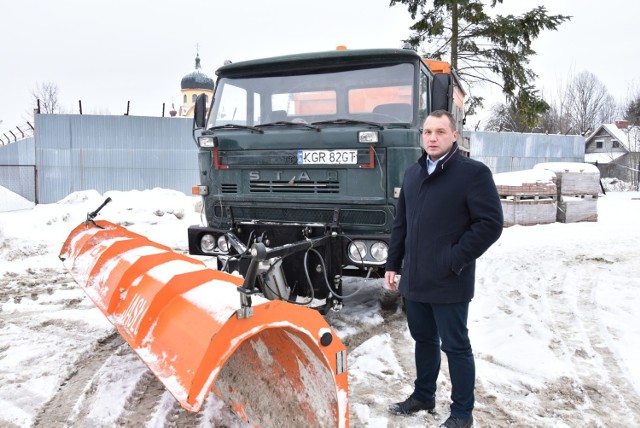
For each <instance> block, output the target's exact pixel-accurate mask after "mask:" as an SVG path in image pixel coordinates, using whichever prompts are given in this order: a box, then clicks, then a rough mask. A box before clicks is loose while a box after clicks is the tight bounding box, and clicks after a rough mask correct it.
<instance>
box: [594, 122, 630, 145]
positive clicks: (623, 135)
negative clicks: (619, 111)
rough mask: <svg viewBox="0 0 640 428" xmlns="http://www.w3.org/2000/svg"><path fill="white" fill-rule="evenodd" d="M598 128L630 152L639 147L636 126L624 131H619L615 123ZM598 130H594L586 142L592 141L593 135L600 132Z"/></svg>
mask: <svg viewBox="0 0 640 428" xmlns="http://www.w3.org/2000/svg"><path fill="white" fill-rule="evenodd" d="M600 128H602V129H604V130H605V131H607V132H608V133H609V134H610V135H611V136H612V137H613V138H615V139H616V140H617V141H618V142H619V143H620V144H622V145H623V146H624V148H625V149H627V150H632V148H633V147H638V146H639V145H640V127H638V126H630V127H628V128H625V129H620V128H618V127H617V126H616V125H615V123H606V124H603V125H602V126H601V127H600ZM600 128H598V129H596V132H594V133H593V134H591V135H590V136H589V137H587V140H591V139H593V138H594V137H595V135H596V134H597V133H598V132H599V131H600ZM634 143H635V144H634ZM634 150H635V149H634Z"/></svg>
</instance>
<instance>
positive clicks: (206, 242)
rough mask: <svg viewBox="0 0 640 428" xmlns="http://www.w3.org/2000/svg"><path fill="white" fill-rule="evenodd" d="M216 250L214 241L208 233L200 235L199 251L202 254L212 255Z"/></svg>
mask: <svg viewBox="0 0 640 428" xmlns="http://www.w3.org/2000/svg"><path fill="white" fill-rule="evenodd" d="M215 248H216V239H215V238H214V237H213V235H211V234H210V233H207V234H204V235H202V238H200V249H201V250H202V252H204V253H213V251H214V250H215Z"/></svg>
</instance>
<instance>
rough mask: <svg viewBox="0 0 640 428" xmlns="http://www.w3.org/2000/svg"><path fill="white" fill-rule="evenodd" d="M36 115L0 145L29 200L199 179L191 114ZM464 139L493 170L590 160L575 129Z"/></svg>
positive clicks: (2, 178)
mask: <svg viewBox="0 0 640 428" xmlns="http://www.w3.org/2000/svg"><path fill="white" fill-rule="evenodd" d="M35 120H36V122H35V128H36V133H35V139H34V138H27V139H25V140H22V141H18V142H17V143H13V144H8V145H5V146H2V147H0V186H4V187H6V188H8V189H9V190H12V191H14V192H15V193H18V194H20V195H22V196H23V197H25V198H27V199H29V200H31V201H34V202H36V201H37V202H39V203H52V202H57V201H59V200H61V199H63V198H64V197H66V196H67V195H68V194H69V193H72V192H75V191H79V190H89V189H95V190H97V191H98V192H100V193H104V192H106V191H109V190H123V191H126V190H132V189H138V190H144V189H152V188H154V187H162V188H167V189H174V190H178V191H181V192H183V193H186V194H189V193H190V190H191V186H192V185H194V184H197V183H198V180H199V178H198V161H197V148H196V146H195V144H194V142H193V140H192V138H191V127H192V122H191V120H187V119H182V118H160V117H140V116H97V115H95V116H94V115H63V114H61V115H58V114H42V115H36V119H35ZM465 137H469V141H470V142H469V145H470V150H471V157H472V158H474V159H478V160H480V161H482V162H484V163H485V164H486V165H487V166H489V168H491V170H492V171H493V172H494V173H500V172H509V171H519V170H524V169H530V168H532V167H533V166H534V165H535V164H537V163H540V162H583V161H584V137H581V136H577V135H568V136H564V135H544V134H519V133H496V132H465ZM3 165H4V166H3ZM8 165H11V167H9V166H8ZM16 166H19V167H20V168H18V169H16ZM36 180H37V181H36ZM36 189H37V192H36Z"/></svg>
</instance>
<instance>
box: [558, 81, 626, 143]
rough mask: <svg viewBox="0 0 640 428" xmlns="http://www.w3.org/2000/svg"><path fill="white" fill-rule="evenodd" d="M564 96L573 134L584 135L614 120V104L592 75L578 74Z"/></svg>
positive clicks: (602, 86)
mask: <svg viewBox="0 0 640 428" xmlns="http://www.w3.org/2000/svg"><path fill="white" fill-rule="evenodd" d="M565 95H566V97H567V98H566V103H567V104H566V105H567V114H568V115H569V117H570V124H571V131H572V132H573V133H576V134H585V133H588V132H590V131H593V130H595V129H596V127H598V126H599V125H601V124H602V123H603V122H604V123H607V122H611V121H612V120H615V114H616V111H617V107H616V102H615V100H614V99H613V97H612V96H611V95H610V94H609V91H607V88H606V87H605V86H604V84H603V83H602V82H600V80H598V78H597V77H596V76H595V75H594V74H593V73H590V72H588V71H582V72H580V73H579V74H578V75H577V76H576V77H575V78H574V79H573V80H572V81H571V83H570V84H569V87H568V88H567V91H566V94H565Z"/></svg>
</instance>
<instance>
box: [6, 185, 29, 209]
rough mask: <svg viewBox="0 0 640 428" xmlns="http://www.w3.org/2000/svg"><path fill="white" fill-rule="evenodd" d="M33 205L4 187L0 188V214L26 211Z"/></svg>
mask: <svg viewBox="0 0 640 428" xmlns="http://www.w3.org/2000/svg"><path fill="white" fill-rule="evenodd" d="M34 205H35V204H34V203H33V202H31V201H29V200H28V199H25V198H23V197H22V196H20V195H18V194H17V193H14V192H12V191H11V190H9V189H7V188H6V187H2V186H0V212H7V211H19V210H28V209H31V208H33V207H34Z"/></svg>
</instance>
